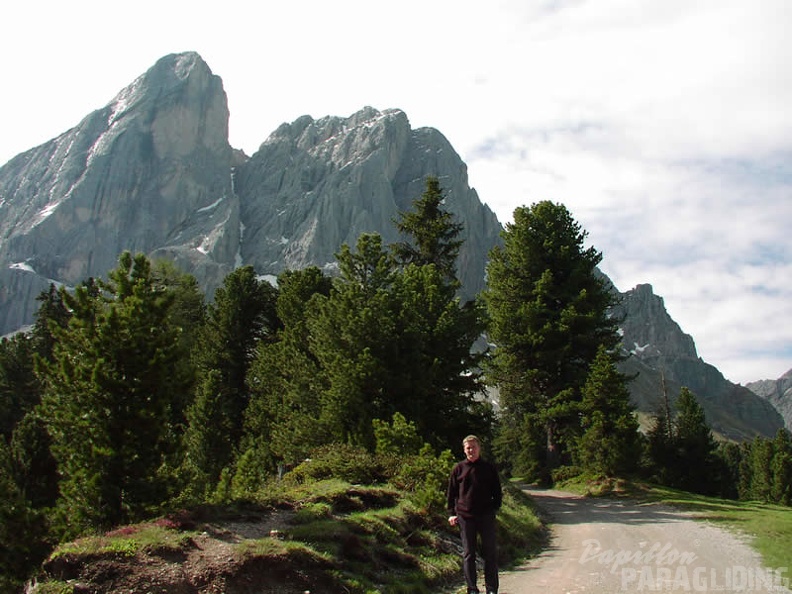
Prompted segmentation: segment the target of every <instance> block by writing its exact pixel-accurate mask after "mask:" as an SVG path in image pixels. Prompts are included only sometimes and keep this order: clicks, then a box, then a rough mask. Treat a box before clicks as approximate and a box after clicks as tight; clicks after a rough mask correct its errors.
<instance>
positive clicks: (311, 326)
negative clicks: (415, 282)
mask: <svg viewBox="0 0 792 594" xmlns="http://www.w3.org/2000/svg"><path fill="white" fill-rule="evenodd" d="M337 258H338V264H339V269H340V272H341V276H340V278H338V279H336V282H335V283H334V288H333V291H332V292H331V293H330V295H329V296H328V297H326V298H323V297H318V298H317V299H316V300H315V301H314V307H313V308H312V310H311V311H310V313H309V317H308V320H307V325H308V330H309V344H310V349H311V352H312V353H313V354H314V355H315V357H316V359H317V361H318V363H319V366H320V368H321V370H322V375H323V378H324V381H325V382H326V386H327V388H326V389H325V390H324V391H323V394H322V396H321V400H322V405H321V418H320V426H321V427H322V428H323V429H324V430H325V431H327V432H328V434H329V435H332V436H333V439H334V441H338V442H350V443H353V444H355V445H362V446H365V447H368V448H372V449H373V447H374V437H373V433H372V428H371V427H372V425H371V423H372V420H373V419H375V418H390V417H391V416H392V415H393V413H394V412H396V408H395V407H396V402H395V400H394V399H393V398H391V397H390V389H391V387H392V383H391V380H392V379H393V373H392V371H393V368H394V365H398V362H399V352H398V345H399V340H398V336H397V326H396V315H395V304H394V300H393V296H392V293H391V289H392V287H393V282H394V277H395V275H396V269H395V266H394V262H393V259H392V258H391V256H390V255H389V254H388V252H386V251H385V250H384V249H383V247H382V238H381V237H380V236H379V235H376V234H363V235H361V236H360V238H359V239H358V243H357V246H356V250H355V251H353V250H352V249H350V248H349V246H347V245H344V246H342V248H341V251H340V252H339V254H338V255H337Z"/></svg>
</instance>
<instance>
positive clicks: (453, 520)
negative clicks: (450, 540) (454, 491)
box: [448, 516, 459, 526]
mask: <svg viewBox="0 0 792 594" xmlns="http://www.w3.org/2000/svg"><path fill="white" fill-rule="evenodd" d="M458 521H459V520H458V519H457V517H456V516H448V523H449V524H451V525H452V526H456V525H457V522H458Z"/></svg>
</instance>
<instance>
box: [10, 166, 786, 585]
mask: <svg viewBox="0 0 792 594" xmlns="http://www.w3.org/2000/svg"><path fill="white" fill-rule="evenodd" d="M444 198H445V196H444V192H443V189H442V187H441V186H440V183H439V181H438V180H437V179H436V178H428V179H427V180H426V186H425V191H424V192H423V194H422V195H421V196H420V197H416V199H415V200H414V202H413V204H412V208H411V210H409V211H407V212H403V213H401V214H400V216H399V217H398V218H397V220H395V221H394V225H396V227H397V229H398V230H399V232H400V234H401V237H402V238H403V241H401V242H399V243H396V244H393V245H386V244H384V243H383V239H382V237H381V236H379V235H377V234H363V235H361V236H360V237H359V238H358V239H357V242H356V244H355V245H353V246H350V245H344V246H342V247H341V248H340V250H339V252H338V253H337V254H336V264H337V268H336V270H337V273H335V274H333V275H332V276H330V275H328V274H326V273H325V272H324V271H323V270H321V269H319V268H316V267H310V268H306V269H303V270H287V271H285V272H283V273H281V274H280V275H279V276H278V278H277V282H275V283H272V284H271V283H270V282H268V281H267V280H264V279H262V278H260V277H258V276H257V274H256V271H255V270H253V269H252V268H251V267H249V266H245V267H240V268H238V269H236V270H234V271H233V272H232V273H230V274H229V275H228V276H227V277H226V278H225V279H224V282H223V283H222V286H221V287H220V288H218V289H217V290H216V292H215V294H214V295H213V298H212V299H211V300H207V299H205V298H204V296H203V294H202V293H201V291H200V289H199V287H198V285H197V283H196V281H195V279H194V278H192V277H191V276H190V275H188V274H184V273H183V272H181V271H179V270H178V269H176V268H175V267H174V266H173V265H172V264H170V263H168V262H163V261H151V260H149V258H148V257H146V256H145V255H142V254H132V253H128V252H127V253H124V254H122V255H121V256H120V258H119V260H118V266H117V267H116V268H115V269H114V270H111V271H109V272H108V273H107V276H106V278H88V279H85V280H84V281H83V282H82V283H81V284H80V285H79V286H77V287H74V288H66V287H56V286H54V285H53V286H51V287H50V288H49V290H48V291H45V292H43V293H42V294H41V295H40V296H39V298H38V301H39V308H38V311H37V315H36V321H35V324H34V325H33V327H32V328H30V329H29V330H28V331H25V332H19V333H17V334H15V335H13V336H11V337H7V338H4V339H2V342H0V432H2V439H0V574H1V575H2V576H4V577H3V578H2V580H4V581H3V584H2V586H3V587H11V586H18V585H19V584H21V583H23V582H24V580H26V579H27V578H28V577H29V576H30V575H31V573H32V572H33V571H34V570H35V568H36V567H37V566H38V565H39V564H40V563H41V561H42V560H43V559H44V558H45V557H46V556H47V555H48V553H49V551H51V550H52V548H53V547H54V546H55V545H56V544H57V543H58V542H63V541H65V540H67V539H73V538H76V537H78V536H80V535H84V534H90V533H95V532H98V531H101V530H109V529H111V528H113V527H115V526H119V525H123V524H126V523H131V522H137V521H142V520H146V519H150V518H154V517H157V516H159V515H161V514H163V513H166V512H168V511H170V510H174V509H181V508H185V507H189V506H196V505H200V504H204V503H208V502H209V503H223V502H230V501H234V500H240V499H245V498H248V497H252V496H253V495H254V494H255V493H257V492H260V491H262V490H266V489H267V488H268V485H271V484H273V481H277V480H278V479H279V478H281V477H283V476H284V475H286V474H288V473H289V472H291V471H292V470H293V469H294V468H295V467H297V466H299V465H300V464H301V463H303V462H304V461H305V460H309V459H320V458H321V453H322V452H327V451H328V450H335V451H337V452H343V455H341V456H337V457H336V460H337V462H336V463H337V464H339V465H340V464H341V461H339V460H341V459H342V458H344V457H345V456H346V457H348V458H352V457H354V456H363V455H374V454H381V453H383V452H384V453H391V454H397V453H408V454H410V455H411V456H415V457H421V458H420V459H421V460H423V462H422V464H423V466H421V470H420V472H419V473H418V474H419V475H420V476H423V477H427V476H429V477H432V478H433V482H432V481H429V482H426V481H424V482H423V483H421V484H422V485H423V487H420V488H422V489H424V491H423V497H424V502H425V504H426V505H442V499H443V494H442V489H443V484H444V483H443V481H444V480H445V477H446V476H447V474H446V472H447V469H448V468H449V464H451V463H452V462H453V456H455V455H457V454H458V453H459V452H460V445H459V444H460V443H461V440H462V438H463V437H464V436H466V435H468V434H471V433H472V434H477V435H479V436H480V437H481V438H482V440H483V442H484V443H485V444H486V446H487V451H486V455H487V456H489V457H491V458H493V459H494V460H495V461H496V462H497V463H498V465H499V468H500V469H501V470H502V472H503V474H504V477H521V478H524V479H526V480H529V481H536V482H541V483H544V484H552V483H554V482H556V481H559V480H562V479H564V478H567V477H571V476H581V475H583V476H591V477H624V478H640V479H641V480H649V481H654V482H657V483H660V484H664V485H668V486H672V487H677V488H680V489H685V490H689V491H692V492H696V493H702V494H712V495H719V496H722V497H729V498H734V499H745V500H749V499H750V500H761V501H767V502H777V503H781V504H784V505H790V504H792V437H791V436H790V433H789V432H788V431H786V430H781V431H779V433H778V434H777V435H776V436H775V438H773V439H766V438H756V439H755V440H754V441H753V442H746V443H718V442H716V441H715V439H714V438H713V435H712V433H711V432H710V430H709V428H708V426H707V422H706V418H705V416H704V413H703V410H702V408H701V406H700V405H699V404H698V402H697V400H696V396H695V394H693V393H692V392H690V391H689V390H687V389H683V390H682V392H681V393H680V394H679V395H678V397H676V398H675V399H674V404H673V406H669V407H668V408H667V410H665V411H658V413H657V415H656V416H655V417H654V419H653V420H652V426H651V427H649V428H648V430H645V431H639V426H638V421H637V420H636V415H635V411H634V409H633V407H632V405H631V403H630V394H629V382H630V379H631V378H629V377H627V376H625V375H623V374H622V373H620V372H619V371H618V363H619V361H620V360H622V358H623V357H624V356H625V354H624V351H623V350H622V349H621V348H620V344H619V332H618V324H619V320H617V319H614V318H613V317H612V316H611V315H610V309H611V307H612V306H613V305H614V304H615V302H614V299H616V295H615V294H614V293H613V292H612V290H611V289H610V288H609V287H608V286H606V285H605V284H604V282H603V281H602V279H601V276H599V275H598V274H597V273H596V267H597V265H598V264H599V263H600V261H601V259H602V254H601V253H600V252H598V251H597V250H596V249H594V248H593V247H586V245H585V241H586V232H585V231H584V230H583V229H581V227H580V225H579V224H578V223H577V222H576V221H575V220H574V218H573V217H572V215H571V213H570V212H569V211H568V210H567V209H566V208H565V207H564V206H563V205H560V204H554V203H551V202H539V203H536V204H534V205H532V206H530V207H521V208H518V209H517V210H515V212H514V218H513V222H512V223H509V224H507V225H506V228H505V230H504V232H503V237H502V244H501V245H499V246H498V247H496V248H494V249H493V250H492V252H491V254H490V262H489V265H488V268H487V282H488V285H487V289H486V290H485V291H484V292H483V293H482V294H481V295H480V296H479V298H478V299H476V300H474V301H466V302H463V301H462V300H461V299H460V298H459V297H458V293H459V291H458V290H459V288H460V285H459V281H458V278H457V268H456V266H457V255H458V252H459V247H460V245H461V241H460V239H459V237H460V234H461V232H462V230H463V228H462V225H461V223H459V222H458V221H456V220H454V218H453V216H452V215H451V214H450V213H449V212H447V211H446V210H445V209H444V208H443V205H444ZM487 395H490V396H492V395H495V397H494V398H490V397H487ZM449 450H450V451H449ZM451 451H453V452H455V454H452V453H451ZM414 459H416V458H413V460H414ZM336 470H337V468H336ZM333 471H334V469H333V468H331V469H330V470H329V472H330V473H331V474H332V472H333ZM402 476H404V474H402ZM419 482H420V481H419ZM420 488H419V490H420Z"/></svg>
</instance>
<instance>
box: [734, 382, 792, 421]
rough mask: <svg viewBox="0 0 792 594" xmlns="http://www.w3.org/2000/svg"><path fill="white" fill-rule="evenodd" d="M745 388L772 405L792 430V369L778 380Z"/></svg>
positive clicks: (754, 383)
mask: <svg viewBox="0 0 792 594" xmlns="http://www.w3.org/2000/svg"><path fill="white" fill-rule="evenodd" d="M745 387H746V388H748V389H749V390H751V392H753V393H754V394H757V395H758V396H760V397H762V398H764V399H765V400H767V401H768V402H769V403H770V404H772V405H773V407H774V408H775V409H776V410H777V411H778V412H779V413H780V414H781V416H783V417H784V421H786V426H787V428H788V429H792V369H790V370H789V371H787V372H786V373H785V374H784V375H782V376H781V377H780V378H778V379H777V380H760V381H758V382H751V383H749V384H746V386H745Z"/></svg>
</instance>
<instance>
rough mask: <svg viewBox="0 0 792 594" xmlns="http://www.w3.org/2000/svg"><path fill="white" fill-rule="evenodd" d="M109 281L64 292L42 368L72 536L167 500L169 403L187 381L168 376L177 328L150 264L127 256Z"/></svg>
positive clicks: (133, 515) (174, 357)
mask: <svg viewBox="0 0 792 594" xmlns="http://www.w3.org/2000/svg"><path fill="white" fill-rule="evenodd" d="M108 277H109V280H108V281H107V282H101V281H100V282H99V283H95V282H89V283H85V284H83V285H80V286H78V287H77V289H76V290H75V292H74V294H69V293H68V292H67V291H66V290H65V289H62V290H61V298H62V299H63V301H64V303H66V304H67V306H68V307H69V309H70V311H71V312H72V315H71V317H70V319H69V321H68V325H67V326H66V327H60V326H58V325H55V324H52V325H50V330H51V331H52V332H53V335H54V336H55V337H56V339H57V340H56V342H55V344H54V347H53V353H52V360H51V361H49V362H47V361H44V362H43V363H42V365H41V374H42V377H43V381H44V385H45V396H44V399H43V407H42V412H43V415H44V418H45V419H46V421H47V424H48V430H49V433H50V435H51V436H52V440H53V441H52V454H53V456H54V458H55V460H56V461H57V463H58V470H59V473H60V475H61V476H62V477H63V479H62V481H61V483H60V493H61V499H60V501H59V507H60V508H61V518H62V519H63V521H64V522H65V525H64V526H63V527H62V529H63V530H65V531H66V532H72V533H73V532H75V531H79V530H83V529H85V528H88V527H100V526H109V525H112V524H115V523H117V522H121V521H125V520H129V519H133V518H138V517H140V516H141V514H144V513H148V510H150V509H151V508H152V507H156V506H158V505H160V504H162V502H163V501H165V500H166V499H167V497H168V493H169V491H170V487H171V485H170V482H169V480H168V479H167V478H166V477H163V476H162V475H161V474H160V472H159V471H160V468H161V466H162V464H163V463H164V461H165V460H166V458H167V457H168V456H169V455H170V454H171V453H172V451H173V447H174V441H173V439H172V437H173V428H172V426H171V423H172V420H173V405H174V401H178V400H179V399H181V398H183V396H182V395H183V393H184V390H185V386H184V384H183V383H182V382H183V378H180V377H179V376H178V375H177V374H174V373H173V368H174V366H175V365H177V362H178V361H179V360H180V358H181V357H184V356H185V353H183V352H180V351H179V340H178V329H177V328H175V327H174V326H173V325H171V324H170V323H169V307H170V305H171V303H172V295H171V294H170V293H169V292H168V291H167V290H166V289H164V288H162V287H161V286H157V284H156V283H155V282H154V279H153V278H152V275H151V267H150V264H149V261H148V260H147V259H146V257H145V256H143V255H138V256H135V257H134V258H133V257H132V255H131V254H129V253H125V254H123V255H122V256H121V257H120V258H119V267H118V268H117V269H116V270H114V271H111V272H110V273H109V275H108Z"/></svg>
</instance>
